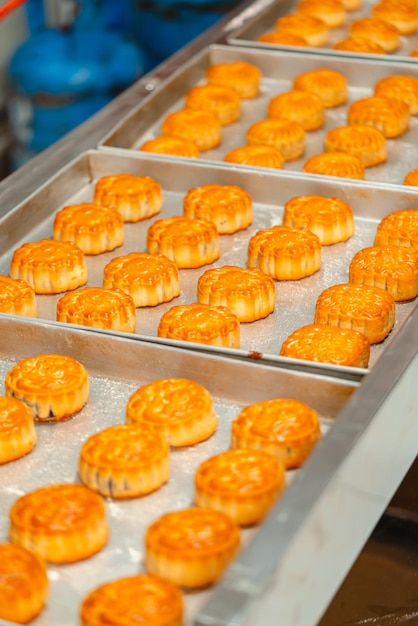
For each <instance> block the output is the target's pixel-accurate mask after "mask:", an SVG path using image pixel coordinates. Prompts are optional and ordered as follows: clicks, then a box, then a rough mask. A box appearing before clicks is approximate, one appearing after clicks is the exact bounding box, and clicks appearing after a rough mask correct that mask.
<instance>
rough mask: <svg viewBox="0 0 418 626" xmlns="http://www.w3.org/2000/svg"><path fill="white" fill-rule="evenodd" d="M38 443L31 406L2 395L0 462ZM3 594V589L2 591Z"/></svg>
mask: <svg viewBox="0 0 418 626" xmlns="http://www.w3.org/2000/svg"><path fill="white" fill-rule="evenodd" d="M35 444H36V431H35V426H34V422H33V415H32V411H31V410H30V408H29V407H28V406H27V405H26V404H25V403H24V402H21V401H20V400H17V399H16V398H12V397H11V396H0V464H2V463H8V462H9V461H14V460H15V459H20V457H22V456H24V455H25V454H28V453H29V452H30V451H31V450H33V448H34V447H35ZM0 596H1V591H0Z"/></svg>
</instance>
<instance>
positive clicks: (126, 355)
mask: <svg viewBox="0 0 418 626" xmlns="http://www.w3.org/2000/svg"><path fill="white" fill-rule="evenodd" d="M48 352H54V353H57V354H66V355H69V356H72V357H74V358H76V359H78V360H79V361H80V362H82V363H83V364H84V366H85V367H86V368H87V370H88V372H89V378H90V395H89V399H88V402H87V404H86V406H85V407H84V408H83V409H82V410H81V412H80V413H78V414H77V415H75V416H74V417H73V418H72V419H70V420H68V421H66V422H63V423H55V424H53V423H49V424H37V425H36V430H37V437H38V441H37V445H36V446H35V448H34V450H33V451H32V452H31V453H30V454H28V455H27V456H25V457H23V458H21V459H19V460H17V461H13V462H11V463H7V464H4V465H1V466H0V542H2V541H7V540H8V528H9V521H8V512H9V509H10V506H11V505H12V503H13V502H14V501H15V500H16V498H17V497H19V496H20V495H22V494H23V493H26V492H29V491H32V490H33V489H37V488H39V487H41V486H44V485H47V484H50V483H60V482H70V483H72V482H79V479H78V475H77V465H78V456H79V451H80V447H81V445H82V443H83V442H84V441H85V440H86V438H87V437H88V436H90V435H91V434H93V433H95V432H97V431H99V430H101V429H103V428H105V427H107V426H110V425H113V424H120V423H124V422H125V407H126V403H127V400H128V398H129V396H130V395H131V394H132V393H133V392H134V391H135V390H136V389H137V388H138V387H139V386H141V385H143V384H146V383H148V382H150V381H152V380H156V379H159V378H165V377H186V378H191V379H192V380H195V381H196V382H199V383H200V384H202V385H204V386H205V387H206V388H207V389H208V390H209V391H210V393H211V395H212V397H213V399H214V404H215V410H216V413H217V415H218V418H219V426H218V429H217V431H216V433H215V434H214V435H213V436H212V437H211V438H210V439H209V440H207V441H206V442H203V443H201V444H197V445H195V446H189V447H187V448H182V449H176V450H171V452H170V467H171V470H170V472H171V473H170V480H169V482H168V483H167V484H166V485H164V486H163V487H162V488H160V489H159V490H158V491H156V492H154V493H153V494H150V495H148V496H145V497H142V498H134V499H131V500H128V501H118V500H114V499H111V498H107V499H106V509H107V518H108V522H109V525H110V532H111V538H110V542H109V543H108V545H107V546H106V547H105V548H104V549H103V550H102V551H101V552H100V553H99V554H97V555H96V556H94V557H92V558H90V559H88V560H86V561H82V562H78V563H76V564H71V565H62V566H56V565H55V566H53V565H51V566H48V574H49V580H50V585H51V594H50V599H49V601H48V604H47V608H46V609H45V610H44V611H43V613H42V614H41V615H40V616H39V617H38V618H37V619H35V620H34V621H33V622H32V623H33V626H56V625H57V624H59V626H76V625H77V624H78V621H77V611H78V606H79V604H80V602H81V600H82V598H83V597H84V595H85V594H86V593H87V592H88V591H90V590H91V589H92V588H94V587H96V586H97V585H99V584H101V583H102V582H105V581H109V580H113V579H115V578H118V577H122V576H128V575H131V574H135V573H142V572H145V569H144V564H143V557H144V551H143V535H144V531H145V529H146V528H147V527H148V525H149V524H150V523H151V522H152V521H153V520H154V519H156V518H157V517H158V516H159V515H161V514H162V513H165V512H168V511H171V510H176V509H180V508H184V507H187V506H191V505H192V502H193V476H194V472H195V469H196V468H197V466H198V465H199V464H200V463H201V462H202V461H203V460H204V459H206V458H208V457H209V456H212V455H213V454H217V453H218V452H221V451H223V450H226V449H228V448H229V446H230V424H231V420H232V419H233V418H234V417H235V416H236V415H237V414H238V412H239V411H240V410H241V409H242V408H243V407H244V406H245V405H247V404H250V403H252V402H255V401H261V400H265V399H268V398H272V397H294V398H296V399H300V400H302V401H303V402H306V403H308V404H309V405H310V406H312V407H313V408H315V409H316V410H318V412H319V414H320V416H321V421H322V429H323V433H324V434H326V433H327V431H328V430H329V429H330V428H331V427H332V424H333V423H334V420H335V419H336V418H337V416H338V414H339V413H340V412H341V410H342V409H343V407H344V405H345V404H346V403H347V401H348V400H349V399H350V397H351V396H352V394H353V393H354V392H355V390H356V388H357V385H356V384H355V383H352V382H351V383H350V382H345V381H336V380H333V381H331V380H329V379H327V378H326V377H322V378H321V377H317V376H312V375H307V374H302V373H291V372H288V371H286V370H285V369H283V370H282V369H279V368H272V367H268V366H266V367H264V366H260V365H259V364H255V363H254V362H248V363H237V362H236V361H233V360H229V359H225V358H223V357H218V356H215V355H209V354H203V353H196V352H192V351H187V350H181V349H179V348H174V347H168V346H161V345H154V344H150V343H142V342H139V341H135V342H132V341H130V340H129V339H128V338H127V337H111V336H109V335H103V334H100V333H87V332H86V331H83V330H80V329H76V328H74V327H73V328H64V327H63V326H60V325H58V324H56V325H54V324H52V325H48V324H46V323H44V322H41V321H39V320H38V321H34V322H29V321H28V320H22V319H20V318H17V317H16V316H6V315H0V376H1V380H2V383H1V391H0V393H2V394H4V393H5V391H4V386H3V380H4V376H5V374H6V373H7V371H8V370H9V369H10V367H12V366H13V365H14V364H15V363H16V362H17V361H18V360H19V359H21V358H25V357H29V356H35V355H37V354H42V353H48ZM243 380H245V385H242V384H241V383H240V381H243ZM289 394H290V395H289ZM319 455H321V451H319ZM296 475H297V471H293V472H291V471H289V472H287V488H288V489H290V488H291V487H290V485H291V483H292V481H293V479H294V477H295V476H296ZM258 529H262V526H258V527H256V528H253V529H248V530H244V531H243V534H242V538H243V545H244V546H245V545H248V543H249V542H250V541H251V540H252V538H253V537H254V536H255V535H256V534H257V533H258V532H259V531H258ZM210 596H211V590H204V591H199V592H190V593H186V595H185V599H186V610H187V620H186V623H187V624H190V623H191V622H192V621H193V619H194V618H195V617H196V615H197V613H198V611H199V610H200V608H201V607H202V606H203V604H204V603H205V602H206V601H207V600H208V598H210ZM0 622H1V620H0Z"/></svg>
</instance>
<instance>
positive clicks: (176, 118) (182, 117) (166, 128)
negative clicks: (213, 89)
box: [161, 109, 222, 151]
mask: <svg viewBox="0 0 418 626" xmlns="http://www.w3.org/2000/svg"><path fill="white" fill-rule="evenodd" d="M161 130H162V134H163V135H169V136H172V137H180V139H187V140H188V141H192V142H193V143H194V144H195V145H196V146H197V148H198V150H199V151H204V150H211V149H212V148H216V147H217V146H219V145H220V144H221V141H222V135H221V124H220V122H219V120H218V118H217V117H216V116H215V115H214V114H213V113H209V112H208V111H205V110H197V109H181V110H180V111H174V112H173V113H169V114H168V115H167V117H166V118H165V119H164V121H163V123H162V127H161Z"/></svg>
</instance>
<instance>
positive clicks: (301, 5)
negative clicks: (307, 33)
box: [296, 0, 347, 28]
mask: <svg viewBox="0 0 418 626" xmlns="http://www.w3.org/2000/svg"><path fill="white" fill-rule="evenodd" d="M296 11H297V12H298V13H302V14H303V15H313V17H319V19H320V20H322V21H323V22H324V23H325V24H326V25H327V26H328V28H339V27H340V26H343V24H345V22H346V20H347V13H346V11H345V7H344V4H343V3H342V2H341V1H340V0H299V2H298V3H297V5H296Z"/></svg>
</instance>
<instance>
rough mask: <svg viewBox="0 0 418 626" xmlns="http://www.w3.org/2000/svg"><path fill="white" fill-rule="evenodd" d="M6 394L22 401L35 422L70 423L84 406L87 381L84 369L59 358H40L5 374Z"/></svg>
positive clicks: (32, 359) (31, 359) (23, 360)
mask: <svg viewBox="0 0 418 626" xmlns="http://www.w3.org/2000/svg"><path fill="white" fill-rule="evenodd" d="M4 386H5V389H6V394H7V395H8V396H12V397H14V398H17V399H18V400H21V401H22V402H24V403H25V404H26V405H28V406H29V408H30V409H31V411H32V414H33V417H34V419H35V421H38V422H57V421H62V420H66V419H69V418H70V417H72V416H73V415H74V413H77V412H78V411H80V410H81V409H82V408H83V406H84V405H85V404H86V402H87V398H88V394H89V378H88V373H87V370H86V368H85V367H84V365H82V364H81V363H80V362H79V361H77V360H76V359H73V358H72V357H69V356H64V355H60V354H40V355H38V356H33V357H28V358H26V359H22V360H21V361H18V362H17V363H16V365H14V366H13V367H12V368H11V369H10V370H9V371H8V372H7V374H6V377H5V380H4Z"/></svg>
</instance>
